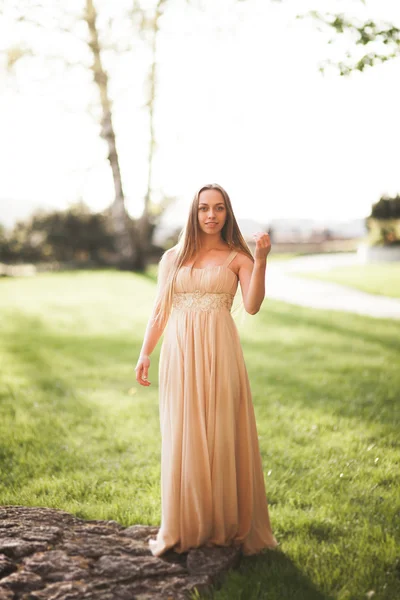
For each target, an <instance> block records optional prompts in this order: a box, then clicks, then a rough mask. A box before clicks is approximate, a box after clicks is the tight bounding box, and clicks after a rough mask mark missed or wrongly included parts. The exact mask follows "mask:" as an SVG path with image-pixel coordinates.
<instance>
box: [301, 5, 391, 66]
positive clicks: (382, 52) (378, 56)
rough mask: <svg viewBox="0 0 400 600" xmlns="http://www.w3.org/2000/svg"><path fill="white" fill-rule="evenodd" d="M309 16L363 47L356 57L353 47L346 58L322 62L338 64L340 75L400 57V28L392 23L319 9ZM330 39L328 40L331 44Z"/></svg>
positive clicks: (357, 45)
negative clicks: (346, 35)
mask: <svg viewBox="0 0 400 600" xmlns="http://www.w3.org/2000/svg"><path fill="white" fill-rule="evenodd" d="M309 15H311V16H312V17H313V18H314V19H316V20H317V21H318V22H319V23H322V24H323V25H325V26H326V28H328V29H333V30H334V31H335V33H336V34H338V35H344V34H349V35H350V36H351V38H352V40H353V45H354V46H355V47H358V48H360V49H361V50H362V52H361V56H359V57H356V56H355V54H356V53H355V48H354V47H353V49H352V50H351V51H348V52H347V53H346V59H345V60H342V61H339V62H338V63H334V62H332V61H331V60H328V61H326V62H325V65H332V64H334V65H335V66H336V67H338V69H339V71H340V74H341V75H349V74H350V73H352V72H353V71H364V70H365V68H366V67H373V66H375V65H377V64H380V63H383V62H386V61H388V60H391V59H394V58H397V57H398V56H400V28H399V27H397V26H396V25H395V24H393V23H388V22H375V21H374V20H372V19H367V20H365V21H362V20H358V19H355V18H351V17H347V16H346V15H344V14H332V13H320V12H318V11H311V12H310V13H309ZM302 16H303V15H301V16H300V17H302ZM333 41H334V40H333V39H331V40H330V43H332V42H333ZM321 70H324V66H322V67H321Z"/></svg>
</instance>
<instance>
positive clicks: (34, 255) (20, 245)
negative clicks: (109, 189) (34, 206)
mask: <svg viewBox="0 0 400 600" xmlns="http://www.w3.org/2000/svg"><path fill="white" fill-rule="evenodd" d="M114 252H115V239H114V235H113V233H112V230H111V227H110V223H109V219H108V217H107V216H106V215H104V214H101V213H93V212H91V211H90V209H89V208H88V207H87V206H86V205H85V204H83V203H81V202H80V203H78V204H76V205H74V206H72V207H70V208H68V209H67V210H64V211H51V212H37V213H35V214H34V215H33V216H32V217H30V218H29V219H27V220H26V221H20V222H18V223H17V224H16V225H15V226H14V228H13V229H12V230H11V231H10V232H8V233H7V232H6V231H5V229H4V228H1V227H0V261H3V262H6V263H20V262H31V263H37V262H54V261H57V262H75V263H94V264H105V263H107V261H108V259H109V257H110V256H112V255H113V254H114Z"/></svg>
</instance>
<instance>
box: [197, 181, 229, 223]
mask: <svg viewBox="0 0 400 600" xmlns="http://www.w3.org/2000/svg"><path fill="white" fill-rule="evenodd" d="M198 220H199V225H200V229H201V230H202V231H204V233H208V234H213V233H214V234H215V233H220V231H221V230H222V228H223V226H224V224H225V221H226V206H225V202H224V198H223V196H222V194H221V192H219V191H218V190H203V191H202V192H201V193H200V196H199V206H198Z"/></svg>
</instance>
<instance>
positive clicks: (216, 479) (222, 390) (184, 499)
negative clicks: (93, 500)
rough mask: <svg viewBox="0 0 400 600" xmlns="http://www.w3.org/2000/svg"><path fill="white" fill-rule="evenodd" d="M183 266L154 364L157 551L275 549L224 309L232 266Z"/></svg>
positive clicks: (241, 366) (242, 378)
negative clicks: (158, 461) (158, 470)
mask: <svg viewBox="0 0 400 600" xmlns="http://www.w3.org/2000/svg"><path fill="white" fill-rule="evenodd" d="M236 254H237V252H236V251H233V252H231V253H230V255H229V256H228V257H227V259H226V261H225V262H224V264H222V265H221V266H218V267H206V268H201V269H200V268H199V269H196V268H194V269H193V270H192V271H191V270H190V267H181V269H180V270H179V272H178V275H177V280H176V285H175V294H174V300H173V309H172V312H171V315H170V317H169V320H168V323H167V326H166V328H165V332H164V340H163V343H162V347H161V353H160V362H159V401H160V426H161V436H162V446H161V504H162V518H161V527H160V529H159V531H158V535H157V537H156V539H150V540H149V547H150V550H151V552H152V553H153V554H154V555H155V556H160V555H161V554H163V553H164V552H165V551H166V550H168V549H170V548H173V549H174V551H175V552H178V553H183V552H187V551H188V550H189V549H190V548H194V547H198V546H202V545H205V546H211V545H218V546H241V549H242V553H243V554H246V555H249V554H255V553H257V552H259V551H261V550H262V549H263V548H274V547H276V546H277V545H278V542H277V540H276V539H275V537H274V535H273V533H272V530H271V524H270V519H269V513H268V503H267V497H266V491H265V483H264V475H263V470H262V464H261V455H260V449H259V444H258V437H257V428H256V421H255V415H254V408H253V403H252V396H251V391H250V385H249V380H248V375H247V370H246V366H245V362H244V357H243V352H242V348H241V344H240V339H239V334H238V330H237V328H236V324H235V322H234V320H233V318H232V315H231V312H230V309H231V306H232V302H233V298H234V295H235V293H236V290H237V287H238V278H237V275H236V274H235V273H234V272H233V271H232V270H231V269H230V268H229V266H228V265H229V264H230V262H231V261H232V260H233V258H234V257H235V256H236Z"/></svg>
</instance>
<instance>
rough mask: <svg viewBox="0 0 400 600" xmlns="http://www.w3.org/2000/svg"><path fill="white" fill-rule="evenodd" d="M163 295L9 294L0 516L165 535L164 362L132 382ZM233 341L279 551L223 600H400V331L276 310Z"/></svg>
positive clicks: (81, 282)
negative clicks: (241, 358)
mask: <svg viewBox="0 0 400 600" xmlns="http://www.w3.org/2000/svg"><path fill="white" fill-rule="evenodd" d="M154 290H155V287H154V277H153V276H150V277H146V276H138V275H131V274H128V273H116V272H93V273H88V272H75V273H58V274H47V275H40V276H37V277H35V278H32V279H29V278H25V279H12V280H2V281H0V327H1V337H0V364H1V379H0V469H1V479H0V504H23V505H43V506H49V507H56V508H61V509H64V510H67V511H70V512H72V513H73V514H75V515H77V516H80V517H83V518H94V519H115V520H117V521H119V522H120V523H122V524H124V525H131V524H134V523H143V524H159V522H160V487H159V478H160V462H159V460H160V454H159V452H160V431H159V419H158V395H157V394H158V390H157V370H158V356H159V347H158V348H157V350H156V351H155V352H154V354H153V360H152V366H151V369H150V377H149V378H150V381H151V382H152V385H151V386H150V387H149V388H141V387H140V386H139V385H138V384H136V382H135V379H134V366H135V364H136V360H137V355H138V352H139V350H140V347H141V342H142V336H143V333H144V329H145V325H146V320H147V317H148V314H149V310H150V303H151V302H152V300H153V297H154ZM238 327H239V331H240V335H241V339H242V343H243V349H244V354H245V359H246V364H247V368H248V371H249V376H250V381H251V386H252V391H253V399H254V405H255V410H256V417H257V426H258V433H259V436H260V446H261V452H262V459H263V465H264V470H265V480H266V485H267V493H268V499H269V504H270V514H271V521H272V525H273V530H274V534H275V536H276V537H277V539H278V541H279V542H280V546H279V548H278V549H277V550H275V551H267V552H266V553H265V554H262V555H260V556H257V557H246V558H244V559H243V561H242V565H241V568H240V570H239V571H237V572H233V573H231V574H230V575H228V577H227V578H226V580H225V582H224V584H223V586H222V587H221V589H220V590H218V591H216V592H215V594H214V598H215V600H239V599H240V600H261V599H268V600H291V599H293V600H329V599H337V600H356V599H360V600H361V599H365V598H371V597H372V595H373V599H374V600H383V599H385V600H386V599H387V600H395V599H396V598H400V551H399V541H400V539H399V538H400V518H399V517H400V493H399V489H400V486H399V483H400V471H399V457H400V439H399V421H400V419H399V394H400V392H399V390H400V368H399V350H400V323H397V322H391V321H384V320H375V319H368V318H364V317H360V316H352V315H350V314H341V313H327V312H318V311H312V310H308V309H305V308H298V307H294V306H289V305H285V304H281V303H278V302H273V301H270V300H268V301H266V302H265V303H264V306H263V309H262V311H261V312H260V313H259V314H257V315H255V316H246V319H245V320H244V322H243V323H242V324H238ZM372 592H374V594H372Z"/></svg>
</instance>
